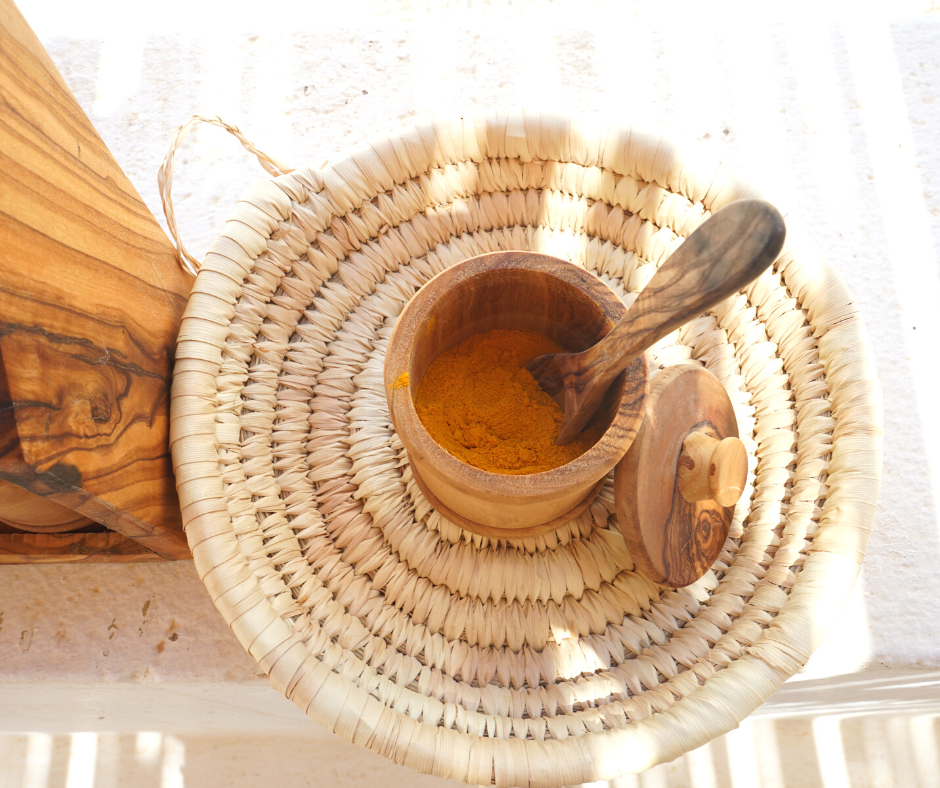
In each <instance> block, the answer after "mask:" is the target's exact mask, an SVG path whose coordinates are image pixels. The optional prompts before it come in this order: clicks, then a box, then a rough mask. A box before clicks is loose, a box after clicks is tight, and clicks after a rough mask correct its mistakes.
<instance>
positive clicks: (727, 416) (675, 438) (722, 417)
mask: <svg viewBox="0 0 940 788" xmlns="http://www.w3.org/2000/svg"><path fill="white" fill-rule="evenodd" d="M693 431H695V432H700V433H704V434H706V435H708V436H710V437H712V438H714V439H715V440H716V441H721V440H723V439H724V438H728V437H734V438H737V437H738V427H737V421H736V420H735V417H734V408H733V407H732V405H731V400H730V398H729V397H728V394H727V392H726V391H725V390H724V387H723V386H722V385H721V383H720V382H719V380H718V379H717V378H716V377H715V376H714V375H712V374H711V373H710V372H708V371H707V370H706V369H704V368H703V367H700V366H698V365H695V364H680V365H677V366H675V367H669V368H667V369H665V370H663V371H662V372H661V373H659V374H658V375H657V376H656V377H655V378H653V380H652V382H651V383H650V392H649V396H648V398H647V411H646V415H645V416H644V418H643V424H642V426H641V427H640V431H639V434H638V435H637V437H636V440H635V441H634V442H633V445H632V446H631V447H630V450H629V451H628V452H627V454H626V455H625V456H624V458H623V459H622V460H621V461H620V463H619V464H618V465H617V470H616V472H615V473H614V497H615V504H616V509H617V519H618V522H619V525H620V531H621V533H622V534H623V538H624V541H625V542H626V543H627V548H628V549H629V550H630V555H631V556H632V557H633V560H634V561H635V562H636V566H637V570H638V571H639V572H641V573H642V574H643V575H644V576H646V577H647V578H648V579H649V580H651V581H652V582H654V583H658V584H659V585H662V586H666V587H669V588H681V587H683V586H687V585H689V584H690V583H694V582H695V581H696V580H697V579H698V578H700V577H701V576H702V575H703V574H705V572H707V571H708V568H709V567H710V566H711V565H712V564H713V563H714V562H715V560H716V559H717V558H718V556H719V554H720V553H721V549H722V547H723V546H724V543H725V539H726V538H727V536H728V530H729V528H730V527H731V518H732V515H733V514H734V508H733V507H731V506H722V505H720V504H718V503H716V502H715V501H714V500H711V499H706V500H699V501H693V502H690V501H687V500H686V499H685V498H684V497H683V496H682V493H681V491H680V489H679V477H678V473H677V470H678V467H677V465H678V462H679V458H680V456H681V454H682V451H683V445H684V443H685V440H686V438H687V436H688V435H689V434H690V433H691V432H693Z"/></svg>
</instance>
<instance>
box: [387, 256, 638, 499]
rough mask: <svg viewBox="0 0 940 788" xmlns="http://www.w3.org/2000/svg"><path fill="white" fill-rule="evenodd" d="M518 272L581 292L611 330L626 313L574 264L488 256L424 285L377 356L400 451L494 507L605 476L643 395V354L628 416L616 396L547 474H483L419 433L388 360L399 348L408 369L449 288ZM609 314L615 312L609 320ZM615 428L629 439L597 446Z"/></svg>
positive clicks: (408, 392)
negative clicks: (600, 426) (598, 427)
mask: <svg viewBox="0 0 940 788" xmlns="http://www.w3.org/2000/svg"><path fill="white" fill-rule="evenodd" d="M519 268H521V269H527V270H533V269H538V270H539V271H541V272H547V273H549V274H551V275H553V276H555V277H556V278H557V279H559V280H561V281H562V282H564V283H565V284H566V285H568V286H569V287H572V288H575V289H578V290H580V291H581V292H582V293H585V294H586V295H588V296H589V297H590V298H591V299H592V300H593V301H594V303H596V304H597V305H598V306H599V307H600V309H601V310H602V311H603V312H604V314H605V315H606V316H607V318H608V320H609V321H610V327H613V324H614V323H616V321H617V320H619V319H620V317H622V316H623V314H624V313H625V312H626V307H625V306H624V305H623V302H622V301H621V300H620V299H619V298H618V297H617V294H616V293H614V291H613V290H611V289H610V287H608V286H607V285H606V284H605V283H604V282H603V281H602V280H601V279H600V278H599V277H597V276H595V275H594V274H593V273H591V272H590V271H588V270H586V269H584V268H581V267H579V266H577V265H575V264H574V263H571V262H568V261H567V260H561V259H559V258H556V257H551V256H550V255H546V254H541V253H539V252H516V251H510V252H489V253H487V254H483V255H478V256H476V257H470V258H468V259H466V260H463V261H462V262H460V263H457V264H455V265H453V266H451V267H450V268H448V269H446V270H444V271H442V272H441V273H439V274H437V275H436V276H434V277H433V278H431V279H429V280H428V281H427V282H426V283H425V284H424V285H423V286H422V287H421V289H420V290H418V292H417V293H415V295H414V297H413V298H412V299H411V300H410V301H409V302H408V303H407V304H406V305H405V308H404V309H403V310H402V312H401V314H400V315H399V316H398V320H397V321H396V323H395V327H394V329H393V331H392V335H391V337H390V338H389V342H388V348H387V350H386V355H385V367H384V370H385V386H386V392H388V395H389V396H388V405H389V413H390V415H391V418H392V423H393V424H394V425H395V429H396V431H397V432H398V434H399V437H400V438H401V440H402V443H404V444H405V448H406V449H407V450H408V451H409V453H411V452H412V451H413V450H414V449H417V452H418V454H419V456H421V458H422V459H425V460H427V461H428V462H429V463H431V464H432V465H434V466H436V467H438V468H440V469H441V470H442V471H443V473H444V474H445V475H446V476H447V477H448V478H449V479H450V480H451V481H452V482H453V483H454V484H455V485H457V486H458V487H461V488H462V489H465V490H474V491H477V492H479V493H484V494H487V495H492V496H494V500H495V501H499V500H505V501H516V502H517V501H518V500H519V499H520V498H525V497H530V496H532V495H534V494H550V493H552V492H563V491H567V490H570V489H572V488H574V487H576V486H578V485H583V484H588V483H591V482H594V481H596V480H598V479H600V478H601V477H603V476H605V475H606V474H608V473H609V472H610V471H611V470H613V468H614V467H615V466H616V465H617V463H618V462H619V461H620V460H621V458H622V457H623V455H624V454H626V452H627V450H628V449H629V448H630V445H631V443H632V442H633V437H635V436H636V433H637V430H638V429H639V424H640V422H641V421H642V418H643V411H644V406H645V399H646V395H647V393H648V391H649V364H648V362H647V359H646V354H645V353H644V354H642V355H641V356H640V357H639V358H638V359H637V360H636V361H635V362H634V363H633V365H632V366H631V368H630V369H631V370H635V368H637V369H639V370H640V371H641V372H642V375H643V377H644V391H643V396H642V401H641V403H640V407H639V409H638V411H637V412H636V413H633V412H631V411H630V409H629V408H628V407H626V404H625V401H624V397H621V401H620V405H619V406H618V409H617V413H616V414H615V415H614V418H613V420H612V421H611V424H610V426H609V427H608V428H607V430H606V431H605V432H604V434H603V435H602V436H601V438H600V439H599V440H598V441H597V443H595V444H594V445H593V446H592V447H591V448H590V449H588V450H587V451H586V452H584V454H581V455H580V456H578V457H576V458H575V459H574V460H572V461H571V462H569V463H566V464H565V465H560V466H559V467H557V468H553V469H551V470H548V471H541V472H539V473H530V474H506V473H494V472H492V471H485V470H483V469H482V468H477V467H475V466H473V465H469V464H467V463H465V462H463V461H462V460H459V459H457V458H456V457H455V456H454V455H452V454H451V453H450V452H448V451H447V450H446V449H445V448H444V447H442V446H441V445H440V444H439V443H437V441H435V440H434V439H433V438H432V437H431V435H430V434H429V433H428V431H427V429H425V427H424V424H422V422H421V419H420V417H419V416H418V413H417V410H416V409H415V406H414V398H413V396H412V385H413V384H412V382H411V381H410V380H409V383H408V385H407V386H401V387H400V388H397V389H396V388H395V380H396V379H397V377H398V375H399V374H400V373H401V372H403V371H406V370H402V369H400V368H395V369H393V368H392V366H391V364H390V363H389V362H390V360H393V359H396V358H399V357H401V355H402V354H403V350H402V349H404V348H407V351H406V352H404V354H403V355H404V358H405V359H406V361H407V366H408V367H410V363H411V353H410V350H411V346H412V343H413V341H414V337H415V334H416V331H417V329H418V327H419V326H420V325H421V324H422V323H423V321H424V318H425V315H426V314H427V312H428V311H429V310H430V308H431V306H433V304H434V303H435V302H436V301H437V299H438V298H439V297H441V296H442V295H443V294H444V293H446V292H447V291H448V290H449V289H450V288H452V287H454V286H455V285H457V284H458V283H460V282H463V281H466V280H467V279H470V278H472V277H474V276H479V275H481V274H484V273H489V272H491V271H495V270H499V269H519ZM612 312H614V313H615V314H611V313H612ZM635 371H636V370H635ZM628 391H629V389H625V390H624V395H626V394H627V393H628ZM630 422H634V423H632V424H631V423H630ZM615 426H617V427H619V428H620V429H623V430H624V431H625V432H626V433H628V434H630V435H632V437H630V438H629V439H624V440H623V441H621V443H620V444H619V445H615V444H614V443H613V442H610V441H605V437H607V436H608V434H609V433H610V431H611V430H612V429H613V428H614V427H615ZM422 455H423V456H422Z"/></svg>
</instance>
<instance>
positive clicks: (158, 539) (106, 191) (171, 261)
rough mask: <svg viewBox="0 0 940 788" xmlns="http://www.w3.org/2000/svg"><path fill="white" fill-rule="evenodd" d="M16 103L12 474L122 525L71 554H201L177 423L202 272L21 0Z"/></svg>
mask: <svg viewBox="0 0 940 788" xmlns="http://www.w3.org/2000/svg"><path fill="white" fill-rule="evenodd" d="M0 103H2V105H3V111H2V113H0V244H2V247H3V249H4V260H3V265H2V266H0V479H4V480H6V481H12V482H14V483H15V484H18V485H20V486H21V487H25V488H26V489H28V490H30V491H31V492H34V493H36V494H38V495H42V496H45V497H47V498H49V499H51V500H54V501H56V502H57V503H60V504H62V505H64V506H67V507H68V508H70V509H73V510H75V511H77V512H80V513H81V514H83V515H85V516H87V517H90V518H91V519H93V520H95V521H96V522H97V523H101V524H102V525H105V526H107V527H108V528H109V529H111V530H112V531H117V532H119V533H117V534H112V533H109V534H75V535H74V536H75V537H79V536H96V537H107V538H106V539H102V538H98V539H97V540H94V539H92V540H86V541H82V540H81V539H71V540H65V541H60V542H59V543H58V544H59V546H60V547H59V554H60V557H63V558H66V559H67V560H76V558H81V559H82V560H106V559H107V555H108V551H111V554H112V555H113V556H114V560H151V559H152V558H155V557H156V558H159V557H161V556H162V557H164V558H188V557H189V550H188V547H187V545H186V540H185V536H184V535H183V532H182V523H181V518H180V513H179V502H178V499H177V497H176V491H175V482H174V479H173V473H172V466H171V462H170V453H169V447H168V437H169V385H170V380H171V378H172V370H173V357H174V350H175V344H176V334H177V331H178V328H179V321H180V319H181V317H182V312H183V309H184V308H185V305H186V301H187V299H188V295H189V291H190V289H191V286H192V280H191V279H190V278H189V277H188V275H186V274H185V273H183V272H182V271H181V269H180V268H179V266H178V265H177V263H176V259H175V252H174V250H173V248H172V246H171V245H170V243H169V241H168V239H167V238H166V236H165V235H164V233H163V231H162V230H161V229H160V227H159V225H158V224H157V223H156V221H155V220H154V218H153V216H152V215H151V214H150V212H149V210H148V209H147V207H146V205H144V203H143V201H142V200H141V199H140V196H139V195H138V194H137V192H136V190H135V189H134V187H133V186H132V185H131V183H130V182H129V181H128V180H127V177H126V176H125V175H124V173H123V172H122V171H121V168H120V166H119V165H118V164H117V163H116V162H115V161H114V159H113V158H112V157H111V154H110V153H109V152H108V149H107V147H106V146H105V144H104V142H103V141H102V140H101V138H100V137H99V135H98V133H97V131H96V130H95V129H94V127H93V126H92V125H91V123H90V122H89V120H88V118H87V116H86V115H85V114H84V112H83V111H82V109H81V107H80V106H79V105H78V103H77V102H76V101H75V98H74V96H72V94H71V93H70V91H69V90H68V88H67V86H66V85H65V83H64V81H63V80H62V77H61V76H60V75H59V73H58V72H57V71H56V69H55V66H54V65H53V63H52V61H51V60H50V59H49V57H48V55H47V54H46V52H45V51H44V50H43V49H42V46H41V45H40V44H39V42H38V40H37V39H36V38H35V36H34V35H33V33H32V31H31V30H30V29H29V27H28V26H27V25H26V23H25V22H24V20H23V18H22V16H20V14H19V12H18V11H17V10H16V8H15V6H14V5H13V3H12V2H11V0H0ZM64 538H65V535H53V534H49V535H43V539H46V540H51V541H44V542H37V541H36V540H32V541H30V540H25V541H24V540H20V541H19V542H17V545H16V547H15V548H13V547H11V548H10V549H9V550H8V551H7V554H6V555H3V554H2V553H3V550H2V549H0V563H2V562H6V561H7V560H16V561H21V560H25V559H23V557H22V556H23V555H25V553H24V552H23V551H24V550H27V551H28V549H35V550H36V554H37V556H40V558H38V559H37V560H55V557H56V549H57V548H56V547H55V545H56V542H55V540H56V539H60V540H62V539H64ZM128 540H131V541H128ZM11 556H12V557H11Z"/></svg>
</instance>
